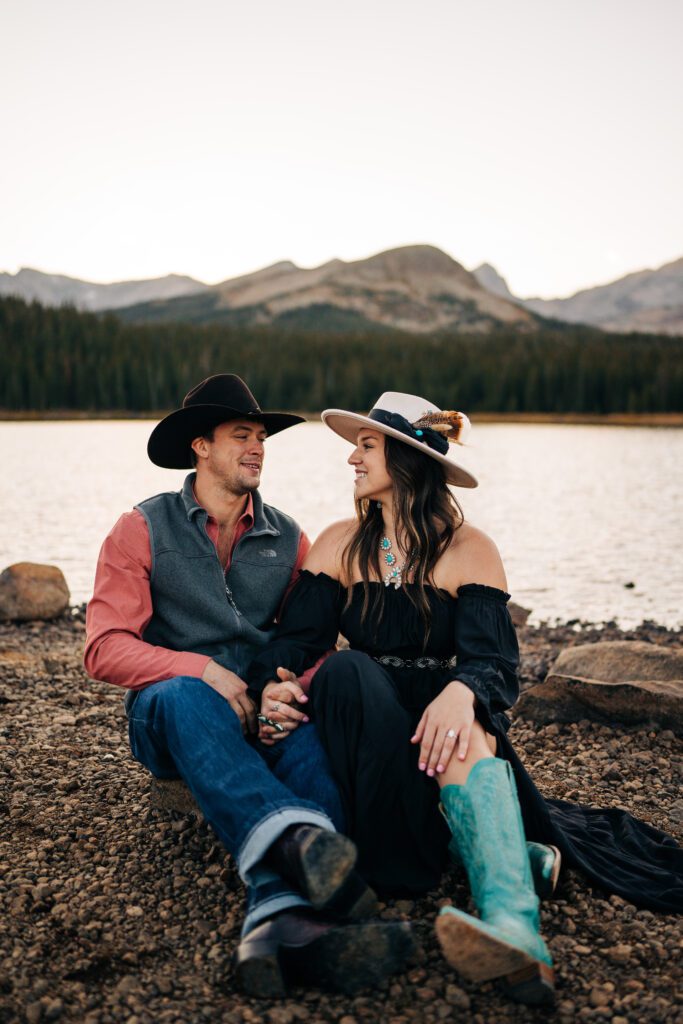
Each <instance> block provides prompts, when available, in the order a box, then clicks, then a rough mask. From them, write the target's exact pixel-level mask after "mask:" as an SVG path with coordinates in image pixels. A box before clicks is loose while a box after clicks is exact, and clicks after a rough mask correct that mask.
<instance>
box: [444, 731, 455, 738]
mask: <svg viewBox="0 0 683 1024" xmlns="http://www.w3.org/2000/svg"><path fill="white" fill-rule="evenodd" d="M446 735H447V736H448V738H449V740H454V739H455V729H449V730H448V732H447V733H446Z"/></svg>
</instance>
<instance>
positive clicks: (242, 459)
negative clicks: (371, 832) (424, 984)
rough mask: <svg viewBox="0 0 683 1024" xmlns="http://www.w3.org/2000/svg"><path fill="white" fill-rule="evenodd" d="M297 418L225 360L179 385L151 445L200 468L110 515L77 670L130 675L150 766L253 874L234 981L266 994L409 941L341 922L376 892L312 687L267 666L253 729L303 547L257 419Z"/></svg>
mask: <svg viewBox="0 0 683 1024" xmlns="http://www.w3.org/2000/svg"><path fill="white" fill-rule="evenodd" d="M300 421H301V417H298V416H292V415H288V414H284V413H266V412H263V411H262V410H261V409H260V408H259V406H258V404H257V402H256V400H255V398H254V396H253V395H252V393H251V392H250V390H249V388H248V387H247V386H246V384H245V383H244V381H242V380H241V379H240V378H239V377H237V376H234V375H232V374H218V375H216V376H213V377H209V378H208V379H207V380H205V381H203V382H202V383H201V384H199V385H198V386H197V387H196V388H194V389H193V390H192V391H190V392H189V394H188V395H186V397H185V400H184V402H183V407H182V408H181V409H177V410H176V411H175V412H173V413H171V414H170V415H168V416H166V417H165V419H163V420H162V421H161V422H160V423H159V424H158V425H157V426H156V427H155V429H154V430H153V432H152V435H151V437H150V439H149V443H148V447H147V451H148V455H149V457H150V459H151V460H152V462H154V463H155V464H156V465H158V466H163V467H166V468H171V469H183V468H190V467H192V466H194V467H195V473H191V474H190V475H189V476H188V477H187V478H186V480H185V483H184V485H183V488H182V490H181V491H180V492H167V493H164V494H159V495H157V496H156V497H153V498H150V499H148V500H147V501H143V502H141V503H140V504H139V505H137V506H136V508H135V510H134V511H132V512H130V513H127V514H125V515H123V516H122V517H121V518H120V519H119V521H118V522H117V523H116V525H115V526H114V528H113V530H112V531H111V533H110V534H109V535H108V537H107V538H106V540H105V542H104V545H103V547H102V550H101V553H100V557H99V561H98V566H97V574H96V579H95V590H94V595H93V598H92V600H91V602H90V604H89V606H88V613H87V622H86V628H87V639H86V649H85V667H86V670H87V671H88V673H89V674H90V675H91V676H93V677H95V678H97V679H105V680H107V681H109V682H111V683H115V684H117V685H119V686H122V687H125V688H127V690H128V693H127V695H126V710H127V713H128V727H129V737H130V743H131V748H132V750H133V754H134V756H135V757H136V758H137V759H138V760H139V761H141V762H142V763H143V764H144V765H146V766H147V767H148V768H149V769H150V771H151V772H152V773H153V774H154V775H155V776H157V777H159V778H177V777H178V776H180V777H181V778H183V779H184V780H185V782H186V783H187V785H188V786H189V788H190V790H191V791H192V793H193V795H194V797H195V799H196V801H197V803H198V804H199V806H200V808H201V809H202V811H203V813H204V815H205V817H206V818H207V820H208V821H209V822H210V823H211V825H212V827H213V828H214V830H215V832H216V834H217V835H218V837H219V838H220V840H221V841H222V842H223V844H224V845H225V846H226V848H227V849H228V850H229V851H230V853H231V854H232V855H233V856H234V858H235V860H236V863H237V866H238V870H239V873H240V876H241V878H242V879H243V881H244V882H245V883H246V885H247V912H246V917H245V922H244V927H243V931H242V939H241V942H240V945H239V947H238V950H237V954H236V966H237V975H238V981H239V983H240V984H241V985H242V987H243V988H244V989H245V990H246V991H247V992H248V993H249V994H251V995H263V996H277V995H282V994H284V992H285V989H286V984H287V982H288V981H289V980H308V981H314V980H315V981H316V982H317V983H322V984H326V985H327V986H329V987H331V988H335V989H338V990H341V991H344V992H353V991H356V990H357V989H358V988H360V987H364V986H365V985H368V984H374V983H375V982H377V981H378V980H380V979H381V978H383V977H385V976H386V975H388V974H390V973H392V972H393V971H395V970H397V969H399V968H400V967H401V966H402V965H403V963H404V962H405V960H406V958H407V957H408V956H409V955H410V954H411V953H412V951H413V940H412V937H411V933H410V930H409V927H408V926H407V925H403V924H386V923H380V922H367V921H365V922H363V923H348V921H349V920H351V921H355V922H358V921H359V919H361V918H363V917H366V916H367V914H368V913H369V912H371V911H372V909H374V906H375V900H374V894H373V893H372V891H371V890H369V889H368V888H367V886H366V885H365V883H364V882H363V881H362V879H361V878H360V877H359V876H358V875H357V874H356V872H355V870H354V863H355V855H356V852H355V847H354V846H353V844H352V843H351V841H350V840H349V839H347V838H346V837H345V836H342V835H340V834H339V832H337V831H336V829H341V828H342V827H343V815H342V810H341V804H340V799H339V794H338V791H337V788H336V786H335V784H334V782H333V780H332V778H331V776H330V772H329V767H328V764H327V761H326V758H325V754H324V752H323V750H322V747H321V746H320V743H319V741H318V739H317V736H316V733H315V730H314V728H313V726H312V725H310V724H309V723H308V719H307V717H306V716H305V714H304V712H303V710H301V707H302V706H303V705H305V701H306V697H305V694H304V693H303V691H302V690H301V688H300V687H299V686H298V684H297V683H296V681H295V680H294V677H293V676H291V675H288V674H287V673H284V672H282V673H281V674H282V677H283V678H282V679H280V680H277V681H274V682H272V683H270V684H269V688H268V697H269V698H270V699H271V700H272V704H271V706H272V707H273V708H274V710H273V711H272V712H271V714H272V716H273V717H272V719H271V724H269V725H268V733H267V734H264V736H265V739H266V742H264V743H262V742H260V741H259V739H258V737H257V722H256V715H255V709H254V707H253V705H252V703H251V701H250V699H249V697H248V696H247V692H246V690H247V688H246V684H245V683H244V682H243V676H244V674H245V671H246V668H247V665H248V664H249V661H250V660H251V658H252V657H253V656H254V654H255V653H256V652H257V651H258V650H259V649H260V648H261V647H262V646H263V645H264V644H265V643H267V641H268V639H269V638H270V636H271V632H272V628H273V624H274V620H275V618H276V615H277V612H278V609H279V607H280V605H281V604H282V601H283V599H284V597H285V594H286V591H287V589H288V587H289V586H290V584H291V583H292V582H293V580H294V578H295V576H296V574H297V572H298V569H299V567H300V565H301V563H302V561H303V559H304V556H305V554H306V552H307V550H308V547H309V542H308V540H307V538H306V537H305V535H304V534H303V533H302V531H301V530H300V528H299V527H298V525H297V524H296V523H295V522H294V520H293V519H291V518H290V517H289V516H286V515H284V514H283V513H282V512H280V511H278V510H277V509H275V508H272V507H270V506H268V505H265V504H264V503H263V500H262V498H261V496H260V494H259V491H258V486H259V482H260V479H261V469H262V466H263V458H264V452H265V445H264V443H265V440H266V437H267V436H268V435H269V434H274V433H277V432H278V431H280V430H284V429H286V428H287V427H290V426H293V425H294V424H296V423H298V422H300ZM273 723H274V724H273ZM273 730H277V732H275V733H273ZM274 735H275V736H276V737H278V739H279V740H280V741H279V742H273V736H274Z"/></svg>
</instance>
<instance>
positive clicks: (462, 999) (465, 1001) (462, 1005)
mask: <svg viewBox="0 0 683 1024" xmlns="http://www.w3.org/2000/svg"><path fill="white" fill-rule="evenodd" d="M445 998H446V1002H447V1003H448V1004H449V1006H455V1007H456V1008H457V1009H458V1010H469V1008H470V1003H471V1000H470V997H469V996H468V995H467V992H465V991H464V990H463V989H461V988H459V987H458V986H457V985H446V992H445Z"/></svg>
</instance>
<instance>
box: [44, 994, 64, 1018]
mask: <svg viewBox="0 0 683 1024" xmlns="http://www.w3.org/2000/svg"><path fill="white" fill-rule="evenodd" d="M63 1010H64V1003H63V1002H62V1000H61V999H51V1000H50V1001H49V1003H48V1004H47V1006H46V1007H45V1012H44V1016H45V1020H57V1018H58V1017H61V1015H62V1012H63Z"/></svg>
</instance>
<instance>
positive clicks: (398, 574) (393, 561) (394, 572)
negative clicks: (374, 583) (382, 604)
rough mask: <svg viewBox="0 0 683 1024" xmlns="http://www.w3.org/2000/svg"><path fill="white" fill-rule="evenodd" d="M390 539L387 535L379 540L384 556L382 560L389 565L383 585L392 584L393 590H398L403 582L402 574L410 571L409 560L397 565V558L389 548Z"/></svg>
mask: <svg viewBox="0 0 683 1024" xmlns="http://www.w3.org/2000/svg"><path fill="white" fill-rule="evenodd" d="M391 547H392V545H391V541H390V540H389V538H388V537H382V539H381V541H380V542H379V549H380V551H381V553H382V555H383V556H384V561H385V562H386V564H387V565H388V566H389V571H388V572H387V573H386V575H385V576H384V586H385V587H389V586H391V585H392V584H393V587H394V590H399V589H400V587H401V586H402V584H403V574H404V573H405V575H406V576H407V575H408V573H409V572H410V562H404V563H403V565H398V559H397V558H396V555H395V554H394V552H393V551H392V550H391Z"/></svg>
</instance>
